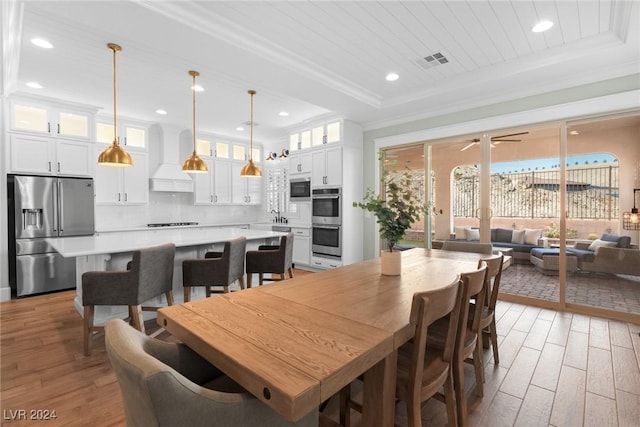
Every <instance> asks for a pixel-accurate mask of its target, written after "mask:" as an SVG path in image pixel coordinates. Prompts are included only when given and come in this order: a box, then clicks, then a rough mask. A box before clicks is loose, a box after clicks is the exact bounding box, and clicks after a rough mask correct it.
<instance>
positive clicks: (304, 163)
mask: <svg viewBox="0 0 640 427" xmlns="http://www.w3.org/2000/svg"><path fill="white" fill-rule="evenodd" d="M310 173H311V153H304V152H294V153H292V154H291V155H290V156H289V175H298V174H307V175H308V174H310Z"/></svg>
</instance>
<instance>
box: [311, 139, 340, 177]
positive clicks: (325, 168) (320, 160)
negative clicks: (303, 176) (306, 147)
mask: <svg viewBox="0 0 640 427" xmlns="http://www.w3.org/2000/svg"><path fill="white" fill-rule="evenodd" d="M311 160H312V162H311V163H312V164H311V186H312V187H327V186H332V187H335V186H342V147H341V146H337V147H329V148H322V149H318V150H316V151H313V152H312V154H311Z"/></svg>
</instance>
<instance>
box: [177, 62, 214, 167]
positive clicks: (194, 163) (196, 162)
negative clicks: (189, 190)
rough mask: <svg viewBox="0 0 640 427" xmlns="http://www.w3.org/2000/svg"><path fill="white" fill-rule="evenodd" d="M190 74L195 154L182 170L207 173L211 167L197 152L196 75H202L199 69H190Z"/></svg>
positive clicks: (183, 165)
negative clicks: (191, 80) (191, 79)
mask: <svg viewBox="0 0 640 427" xmlns="http://www.w3.org/2000/svg"><path fill="white" fill-rule="evenodd" d="M189 75H190V76H191V77H192V78H193V85H192V86H191V92H192V93H193V154H191V156H189V158H188V159H187V160H185V161H184V163H183V164H182V172H186V173H207V172H208V171H209V168H208V167H207V164H206V163H205V162H204V160H202V159H201V158H200V157H199V156H198V153H196V77H198V76H199V75H200V73H199V72H197V71H189Z"/></svg>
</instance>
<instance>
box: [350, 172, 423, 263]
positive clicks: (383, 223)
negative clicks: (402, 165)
mask: <svg viewBox="0 0 640 427" xmlns="http://www.w3.org/2000/svg"><path fill="white" fill-rule="evenodd" d="M382 182H383V184H384V188H385V191H384V195H382V194H375V192H374V191H373V190H371V189H367V191H366V193H365V195H364V198H363V200H362V202H353V206H354V207H359V208H362V209H364V210H366V211H369V212H371V213H373V214H374V215H375V216H376V218H377V221H376V222H377V223H378V225H379V226H380V236H381V237H382V238H383V239H384V240H385V242H386V245H387V248H388V250H389V252H392V251H393V247H394V245H395V244H396V243H398V241H399V240H401V239H402V238H403V237H404V235H405V233H406V231H407V230H408V229H409V227H411V224H412V223H414V222H416V221H418V220H420V218H421V216H422V215H424V214H425V213H426V212H427V209H428V203H425V202H424V201H423V200H421V199H420V197H419V191H418V190H417V189H414V188H413V187H412V175H411V170H410V169H409V168H407V170H405V171H404V172H402V173H400V174H397V175H395V176H394V175H391V174H388V173H384V172H383V178H382Z"/></svg>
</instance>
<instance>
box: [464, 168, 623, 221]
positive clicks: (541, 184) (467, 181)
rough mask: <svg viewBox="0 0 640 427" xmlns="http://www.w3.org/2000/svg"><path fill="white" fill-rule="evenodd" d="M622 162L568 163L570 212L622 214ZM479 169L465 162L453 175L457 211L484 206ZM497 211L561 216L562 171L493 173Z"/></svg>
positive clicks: (597, 216)
mask: <svg viewBox="0 0 640 427" xmlns="http://www.w3.org/2000/svg"><path fill="white" fill-rule="evenodd" d="M618 171H619V168H618V166H617V165H615V166H614V165H607V166H598V167H583V168H576V167H570V168H568V169H567V177H566V186H567V218H571V219H607V220H611V219H613V218H618V217H619V204H618V193H619V191H618V190H619V181H618V175H619V174H618ZM479 188H480V186H479V176H478V170H477V169H475V168H473V167H459V168H457V169H456V171H455V172H454V179H453V215H454V217H473V216H475V212H476V209H477V208H478V194H479ZM491 209H492V211H493V216H494V217H507V218H558V217H559V216H560V212H559V209H560V171H559V170H557V169H555V170H554V169H552V170H535V171H526V172H514V173H495V174H492V175H491Z"/></svg>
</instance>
